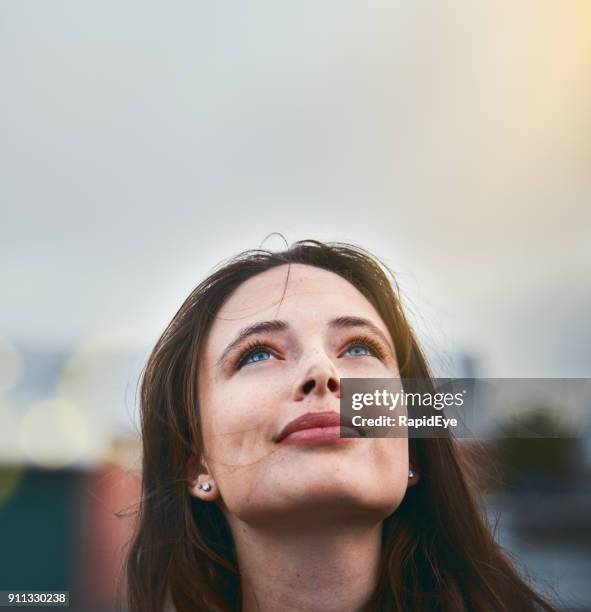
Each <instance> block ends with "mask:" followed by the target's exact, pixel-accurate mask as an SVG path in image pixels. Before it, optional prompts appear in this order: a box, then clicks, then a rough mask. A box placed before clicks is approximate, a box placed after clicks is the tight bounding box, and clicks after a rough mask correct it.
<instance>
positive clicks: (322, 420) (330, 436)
mask: <svg viewBox="0 0 591 612" xmlns="http://www.w3.org/2000/svg"><path fill="white" fill-rule="evenodd" d="M341 429H343V430H345V429H346V432H345V431H343V433H346V435H348V436H351V437H347V438H341ZM359 437H361V436H360V434H359V432H358V431H357V430H356V429H355V428H354V427H352V426H350V425H348V424H346V423H343V425H342V428H341V418H340V415H339V414H338V412H307V413H306V414H303V415H302V416H300V417H298V418H297V419H294V420H293V421H291V422H289V423H288V424H287V425H286V426H285V427H284V428H283V429H282V430H281V433H280V434H279V435H278V436H277V438H276V440H275V442H277V443H278V444H295V445H313V444H346V443H348V442H351V440H352V439H353V438H359Z"/></svg>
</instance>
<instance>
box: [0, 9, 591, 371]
mask: <svg viewBox="0 0 591 612" xmlns="http://www.w3.org/2000/svg"><path fill="white" fill-rule="evenodd" d="M590 23H591V4H589V2H588V1H587V0H579V1H569V2H567V3H562V2H555V1H550V0H522V1H520V2H518V3H512V2H489V3H474V2H472V0H462V1H460V0H452V1H451V2H445V3H427V4H422V3H417V2H415V1H414V0H403V1H398V2H392V1H391V0H390V1H387V2H386V1H383V2H382V1H376V2H353V1H345V2H343V1H342V0H339V1H338V2H337V1H333V2H316V1H314V2H311V1H304V2H297V3H279V2H275V1H271V0H269V1H267V2H260V1H255V2H248V3H244V2H184V1H183V2H167V3H146V2H133V1H127V2H123V3H122V2H113V1H110V0H108V1H105V2H100V3H80V2H74V1H72V0H70V1H62V2H59V1H52V2H33V1H31V0H25V1H23V0H15V1H7V0H4V2H2V5H1V6H0V71H1V74H2V95H1V96H0V134H1V136H0V202H1V205H2V221H1V223H0V244H1V248H2V257H1V258H0V279H1V282H2V294H3V298H2V309H1V312H0V337H3V338H5V339H7V340H8V341H10V342H11V343H13V344H14V345H15V346H17V347H18V346H27V347H33V348H35V347H39V348H40V349H43V350H45V349H48V350H51V349H52V348H61V347H63V346H78V345H85V344H88V343H93V342H97V341H100V339H101V338H102V339H108V340H107V341H106V342H107V344H108V343H111V344H113V346H114V347H115V348H116V349H117V350H119V349H120V350H122V351H125V350H130V351H137V350H140V351H141V350H147V349H148V348H149V347H150V346H151V345H152V344H153V343H154V342H155V340H156V339H157V337H158V335H159V334H160V333H161V332H162V330H163V329H164V326H165V325H166V324H167V322H168V321H169V320H170V318H171V317H172V315H173V314H174V312H175V311H176V309H177V308H178V306H179V305H180V303H181V302H182V301H183V300H184V298H185V297H186V295H187V294H188V293H189V292H190V290H191V289H192V288H193V287H194V286H195V285H196V284H197V283H198V282H199V281H200V280H201V279H202V278H203V277H204V275H205V274H207V272H208V271H209V270H211V268H213V266H215V265H216V264H217V263H218V262H219V261H220V260H221V259H224V258H227V257H230V256H231V255H233V254H235V253H237V252H239V251H241V250H243V249H246V248H250V247H258V246H259V245H260V244H261V242H262V240H263V239H264V238H265V236H266V235H267V234H269V233H271V232H281V233H283V234H284V235H285V237H286V238H287V240H288V241H289V242H293V241H296V240H299V239H303V238H318V239H324V240H344V241H351V242H355V243H357V244H360V245H362V246H364V247H366V248H368V249H369V250H371V251H373V252H374V253H375V254H376V255H378V256H379V257H381V258H382V259H384V260H385V261H386V262H388V264H389V265H390V266H391V268H392V269H393V270H394V271H395V272H396V273H397V274H398V279H399V282H400V285H401V287H402V291H403V294H404V295H405V296H406V298H407V299H408V300H409V302H410V304H411V305H412V313H413V315H412V316H413V320H415V321H416V322H417V326H418V328H419V331H420V334H421V339H422V340H423V342H424V343H425V344H426V346H427V348H428V350H429V351H430V352H432V353H434V354H438V355H443V356H444V358H445V356H446V355H448V356H449V357H450V359H451V358H453V355H455V354H456V353H457V352H458V351H464V350H465V351H469V352H470V353H473V354H474V355H475V356H476V357H477V358H478V359H479V362H480V367H481V370H480V375H481V376H505V377H520V376H540V377H543V376H548V377H550V376H556V377H562V376H564V377H571V376H589V375H590V372H591V322H590V321H589V312H591V282H590V278H591V246H590V245H591V242H590V240H589V231H590V227H591V205H590V201H591V200H590V196H591V172H590V170H591V104H590V103H591V36H590V35H589V24H590ZM266 245H267V246H269V247H270V248H271V247H279V246H281V241H280V240H278V239H276V238H274V239H272V240H269V241H268V242H267V243H266ZM97 339H99V340H97Z"/></svg>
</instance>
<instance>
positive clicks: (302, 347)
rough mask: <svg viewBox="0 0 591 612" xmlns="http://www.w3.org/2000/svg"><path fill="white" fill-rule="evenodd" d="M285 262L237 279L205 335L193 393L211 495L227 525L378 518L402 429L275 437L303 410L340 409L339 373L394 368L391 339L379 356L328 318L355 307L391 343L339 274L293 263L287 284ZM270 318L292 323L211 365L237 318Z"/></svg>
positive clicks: (402, 461)
mask: <svg viewBox="0 0 591 612" xmlns="http://www.w3.org/2000/svg"><path fill="white" fill-rule="evenodd" d="M287 271H288V267H287V266H280V267H277V268H274V269H272V270H268V271H266V272H263V273H262V274H259V275H257V276H255V277H253V278H251V279H249V280H248V281H246V282H245V283H243V284H242V285H241V286H239V287H238V288H237V289H236V290H235V292H234V293H233V294H232V295H231V296H230V297H229V298H228V300H227V301H226V302H225V304H224V305H223V307H222V309H221V310H220V312H219V313H218V315H217V317H216V319H215V321H214V323H213V325H212V327H211V329H210V332H209V335H208V338H207V341H206V344H205V348H204V353H203V355H202V358H201V362H200V369H199V401H200V411H201V425H202V428H203V436H204V444H205V453H206V454H205V457H204V460H205V464H206V467H207V468H208V470H209V474H210V475H211V476H212V477H213V479H214V481H215V486H216V491H217V495H218V497H217V503H219V504H220V506H221V508H222V510H223V512H224V514H225V515H226V517H227V519H228V521H229V523H230V527H231V528H232V529H233V530H234V529H236V528H237V525H238V524H240V523H247V524H251V525H261V524H267V523H269V522H274V523H275V524H277V525H280V524H282V523H285V524H289V525H290V527H292V528H293V527H294V526H297V525H298V524H301V525H302V528H303V526H307V525H309V524H310V520H314V522H316V523H319V522H321V521H322V520H325V519H326V520H327V521H335V520H338V519H343V520H348V521H353V522H354V521H355V520H357V519H359V520H360V521H380V520H382V519H383V518H385V517H386V516H387V515H389V514H390V513H391V512H393V511H394V510H395V509H396V508H397V506H398V505H399V504H400V502H401V500H402V498H403V497H404V494H405V492H406V488H407V485H408V441H407V439H405V438H387V439H366V438H364V439H354V440H352V441H351V442H352V443H351V444H342V445H334V444H333V445H317V446H310V447H300V446H290V445H282V444H277V443H275V441H274V438H275V437H276V436H277V435H278V433H279V432H280V431H281V430H282V429H283V427H284V426H285V425H287V424H288V423H289V422H290V421H292V420H293V419H294V418H296V417H298V416H300V415H302V414H304V413H306V412H310V411H336V412H338V411H339V386H338V381H339V379H340V378H341V377H358V378H359V377H372V378H378V377H379V378H387V377H398V376H399V370H398V365H397V361H396V356H395V355H394V354H393V352H392V350H390V353H389V354H387V355H386V356H385V357H384V358H380V357H378V356H376V355H375V354H372V352H373V351H372V350H371V349H368V348H367V347H363V346H361V347H360V344H359V342H356V341H355V338H356V337H359V335H360V334H361V335H363V333H364V332H363V330H357V329H332V328H329V327H328V326H327V323H328V321H330V320H332V319H334V318H336V317H345V316H347V317H361V318H364V319H368V320H369V321H371V322H372V323H373V324H374V325H375V326H377V327H378V328H379V330H381V331H382V333H383V334H384V335H385V337H386V339H387V340H388V341H389V342H390V344H391V345H392V344H393V343H392V339H391V337H390V334H389V332H388V329H387V327H386V325H385V324H384V322H383V321H382V319H381V318H380V316H379V315H378V313H377V312H376V310H375V309H374V307H373V306H372V305H371V304H370V302H369V301H368V300H367V299H366V298H365V297H364V296H363V295H362V294H361V293H360V292H359V291H358V290H357V289H356V288H355V287H353V285H351V284H350V283H349V282H347V281H346V280H345V279H343V278H341V277H339V276H338V275H336V274H333V273H331V272H328V271H326V270H321V269H318V268H315V267H312V266H306V265H302V264H294V265H292V266H291V268H290V271H289V282H288V286H287V290H286V291H285V280H286V276H287ZM284 292H285V293H284ZM268 320H281V321H285V322H286V323H287V324H288V325H289V330H288V331H282V332H277V331H273V332H267V333H264V334H261V335H258V336H257V337H256V340H257V342H260V343H261V344H264V345H268V346H267V347H261V348H258V349H256V350H255V351H254V352H253V353H251V354H250V356H247V363H244V364H243V365H242V367H241V368H240V369H234V365H235V364H236V362H237V361H238V358H239V357H240V353H241V351H243V350H244V349H245V348H246V347H245V345H242V346H241V347H239V349H238V350H237V351H236V352H235V353H231V354H230V355H228V358H227V359H226V361H225V362H224V363H223V364H222V365H221V366H220V365H218V363H217V361H218V359H219V357H220V356H221V355H222V353H223V351H224V349H225V348H226V346H227V345H228V344H229V343H230V342H231V341H232V340H233V339H234V338H235V337H236V335H237V334H238V332H239V331H240V330H241V329H243V328H244V327H246V326H248V325H251V324H253V323H257V322H260V321H268ZM386 350H388V347H386ZM310 381H314V382H313V384H312V385H311V384H310ZM306 383H308V384H307V385H306Z"/></svg>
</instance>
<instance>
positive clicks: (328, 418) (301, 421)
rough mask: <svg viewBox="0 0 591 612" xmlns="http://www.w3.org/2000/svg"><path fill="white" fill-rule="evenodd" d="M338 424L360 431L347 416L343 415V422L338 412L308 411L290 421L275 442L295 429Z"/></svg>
mask: <svg viewBox="0 0 591 612" xmlns="http://www.w3.org/2000/svg"><path fill="white" fill-rule="evenodd" d="M338 425H341V426H342V427H348V428H350V429H353V430H354V431H358V430H357V429H356V428H355V427H353V424H352V423H351V422H350V420H349V419H347V418H346V417H343V422H342V423H341V415H340V414H339V413H338V412H334V411H329V412H306V413H305V414H302V415H301V416H299V417H297V419H294V420H293V421H290V422H289V423H288V424H287V425H286V426H285V427H284V428H283V429H282V430H281V432H280V433H279V435H278V436H277V437H276V438H275V442H281V440H283V439H284V438H287V436H289V434H292V433H293V432H294V431H301V430H302V429H312V428H314V427H335V426H338ZM358 433H359V432H358Z"/></svg>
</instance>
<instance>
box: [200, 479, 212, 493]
mask: <svg viewBox="0 0 591 612" xmlns="http://www.w3.org/2000/svg"><path fill="white" fill-rule="evenodd" d="M197 488H198V489H201V490H202V491H205V493H209V492H210V491H211V483H210V482H205V483H203V484H200V485H199V486H198V487H197Z"/></svg>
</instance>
